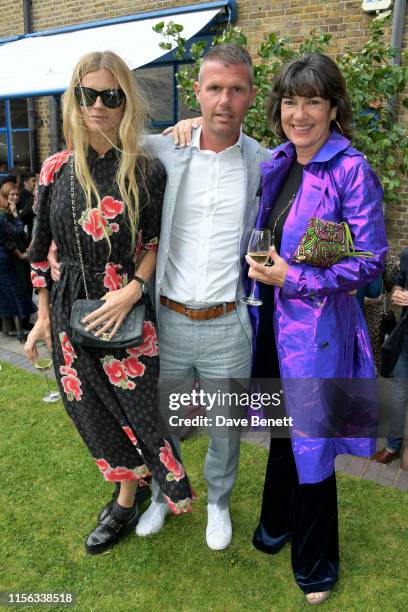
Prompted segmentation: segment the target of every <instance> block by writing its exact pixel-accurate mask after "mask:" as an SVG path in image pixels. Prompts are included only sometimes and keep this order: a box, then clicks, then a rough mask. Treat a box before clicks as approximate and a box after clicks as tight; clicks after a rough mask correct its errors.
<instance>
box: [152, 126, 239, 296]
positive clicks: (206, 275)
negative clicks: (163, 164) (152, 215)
mask: <svg viewBox="0 0 408 612" xmlns="http://www.w3.org/2000/svg"><path fill="white" fill-rule="evenodd" d="M200 136H201V127H200V128H199V129H198V130H197V131H196V132H195V134H194V137H193V141H192V143H191V145H190V146H191V147H192V152H191V153H192V154H191V160H190V164H189V167H188V169H187V171H186V172H185V174H184V176H183V179H182V182H181V185H180V189H179V192H178V196H177V202H176V209H175V213H174V219H173V226H172V230H171V236H170V248H169V258H168V262H167V266H166V270H165V274H164V278H163V285H162V295H165V296H166V297H168V298H170V299H172V300H175V301H177V302H180V303H182V304H191V305H192V306H194V305H195V304H203V303H205V304H213V303H220V302H233V301H235V296H236V289H237V282H238V275H239V247H240V237H241V227H242V221H243V213H244V208H245V200H246V180H245V170H244V161H243V157H242V133H241V134H240V137H239V139H238V141H237V142H236V143H235V144H234V145H232V146H231V147H228V148H227V149H225V150H224V151H221V152H220V153H214V152H213V151H206V150H202V149H201V148H200Z"/></svg>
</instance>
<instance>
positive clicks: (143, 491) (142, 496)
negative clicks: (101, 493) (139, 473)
mask: <svg viewBox="0 0 408 612" xmlns="http://www.w3.org/2000/svg"><path fill="white" fill-rule="evenodd" d="M119 491H120V484H119V483H118V482H117V483H116V487H115V490H114V492H113V494H112V498H111V499H110V501H109V502H108V503H107V504H106V506H104V507H103V508H102V510H101V511H100V513H99V516H98V521H102V520H103V519H104V518H105V516H106V515H107V513H108V512H110V510H111V509H112V505H113V502H115V501H117V499H118V497H119ZM150 494H151V490H150V487H149V486H144V487H138V488H137V490H136V496H135V503H134V507H135V506H141V505H142V504H143V503H144V502H145V501H147V500H148V499H149V497H150Z"/></svg>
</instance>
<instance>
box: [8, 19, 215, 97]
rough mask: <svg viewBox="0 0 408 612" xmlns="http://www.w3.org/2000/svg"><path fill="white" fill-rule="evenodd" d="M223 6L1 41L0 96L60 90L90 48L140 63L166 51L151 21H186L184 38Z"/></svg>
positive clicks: (133, 66)
mask: <svg viewBox="0 0 408 612" xmlns="http://www.w3.org/2000/svg"><path fill="white" fill-rule="evenodd" d="M221 10H222V9H220V8H212V9H206V10H202V11H196V12H186V13H177V14H176V15H170V16H166V17H153V18H148V19H139V20H138V21H128V22H125V23H115V24H112V25H105V26H100V27H92V28H87V29H81V30H77V31H71V32H66V33H62V34H47V35H42V36H32V37H29V36H28V37H27V38H23V39H21V40H17V41H14V42H9V43H6V44H3V45H0V66H1V70H0V98H13V97H17V96H18V97H21V96H36V95H37V96H38V95H49V94H52V93H57V92H62V91H64V90H65V89H66V88H67V87H68V84H69V81H70V78H71V74H72V70H73V68H74V66H75V64H76V63H77V61H78V60H79V58H80V57H82V55H84V54H85V53H89V52H91V51H107V50H110V51H114V52H115V53H117V54H118V55H120V56H121V57H122V58H123V59H124V60H125V61H126V62H127V64H128V66H129V68H131V69H132V70H133V69H134V68H138V67H140V66H144V65H145V64H149V63H150V62H152V61H153V60H155V59H157V58H159V57H161V56H162V55H165V54H166V53H167V51H166V50H163V49H161V48H160V47H159V43H160V42H161V41H163V40H164V39H163V38H162V37H161V36H159V35H158V34H156V33H155V32H154V31H153V30H152V27H153V26H154V25H155V24H157V23H160V22H162V21H164V22H165V23H168V22H169V21H173V22H175V23H178V24H180V25H182V26H183V27H184V30H183V32H182V35H183V37H184V38H186V39H187V40H188V39H189V38H191V37H192V36H194V34H196V33H197V32H199V31H200V30H202V28H204V26H206V25H207V24H208V23H209V22H210V21H211V20H212V19H213V18H214V17H215V16H216V15H217V14H218V13H219V12H220V11H221ZM139 17H140V16H139Z"/></svg>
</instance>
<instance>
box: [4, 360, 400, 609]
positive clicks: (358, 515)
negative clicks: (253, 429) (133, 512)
mask: <svg viewBox="0 0 408 612" xmlns="http://www.w3.org/2000/svg"><path fill="white" fill-rule="evenodd" d="M44 391H45V383H44V380H43V378H42V377H40V376H37V375H33V374H29V373H27V372H25V371H22V370H19V369H17V368H13V367H11V366H10V365H8V364H5V363H3V364H2V370H1V372H0V443H1V449H2V450H1V458H0V465H1V471H0V474H1V491H0V508H1V524H0V591H15V592H50V593H57V592H67V591H70V592H72V593H74V594H75V597H76V605H75V606H74V609H76V610H80V611H88V610H97V611H98V612H99V611H109V612H111V611H112V612H113V610H119V611H121V610H123V611H128V610H129V611H131V610H146V611H148V612H150V611H153V612H156V611H160V612H161V611H163V612H167V611H173V610H178V611H201V610H203V611H204V610H216V611H224V610H225V611H236V610H257V611H259V612H261V611H269V610H277V611H286V610H299V609H300V610H302V609H305V610H306V609H310V606H309V605H308V604H306V603H305V602H304V596H303V594H302V593H301V591H300V590H299V589H298V587H297V586H296V584H295V582H294V579H293V576H292V571H291V568H290V549H289V547H288V546H286V547H285V548H284V549H283V550H282V551H281V552H280V554H279V555H276V556H269V555H265V554H263V553H261V552H258V551H257V550H255V549H254V548H253V547H252V546H251V538H252V532H253V530H254V528H255V526H256V523H257V519H258V514H259V505H260V500H261V495H262V486H263V477H264V469H265V462H266V458H267V453H266V451H265V450H263V449H260V448H257V447H254V446H252V445H249V444H246V443H243V444H242V450H241V462H240V470H239V476H238V480H237V483H236V486H235V488H234V493H233V497H232V501H231V515H232V520H233V526H234V536H233V541H232V544H231V546H230V547H229V548H228V549H227V550H225V551H223V552H213V551H210V550H209V549H208V548H207V546H206V544H205V526H206V488H205V482H204V478H203V461H204V456H205V452H206V446H207V441H206V439H205V438H195V439H192V440H190V441H187V442H185V443H184V445H183V453H184V460H185V465H186V468H187V470H188V472H189V474H190V478H191V481H192V483H193V486H194V487H195V489H196V491H197V494H198V499H197V502H196V504H195V506H194V511H193V513H192V514H188V515H182V516H179V517H173V516H172V517H170V518H169V520H168V521H167V522H166V526H165V528H164V529H163V530H162V531H161V532H160V533H159V534H157V535H155V536H152V537H150V538H145V539H143V538H137V537H136V535H134V534H131V535H130V536H129V537H128V538H127V539H126V540H125V541H123V542H121V543H120V544H119V545H118V546H116V547H115V548H114V549H113V550H111V551H108V552H106V553H105V554H103V555H99V556H88V555H86V554H85V551H84V545H83V542H84V539H85V538H86V536H87V535H88V533H89V532H90V531H91V530H92V528H93V527H94V525H95V519H96V516H97V513H98V511H99V509H100V508H101V507H102V506H103V505H104V504H105V502H106V501H107V500H108V498H109V497H110V495H111V491H112V486H111V485H109V484H107V483H104V482H103V481H102V479H101V478H100V476H99V472H98V470H97V469H96V467H95V466H94V463H93V461H92V460H91V458H90V456H89V455H88V452H87V450H86V448H85V446H84V445H83V443H82V441H81V440H80V438H79V436H78V434H77V433H76V431H75V429H74V427H73V425H72V424H71V421H70V419H69V418H68V417H67V415H66V414H65V411H64V408H63V406H62V404H61V402H58V403H57V404H43V403H42V402H41V400H40V398H41V397H42V395H43V393H44ZM338 489H339V505H340V512H339V514H340V546H341V574H340V581H339V584H338V586H337V587H336V589H335V591H334V592H333V595H332V597H331V598H330V600H329V601H328V602H327V604H325V610H327V611H329V610H340V611H342V612H344V611H349V610H356V611H364V612H365V611H367V610H382V611H383V610H384V611H387V610H390V611H391V610H406V609H407V602H408V575H407V574H408V572H407V567H408V561H407V560H408V533H407V525H408V504H407V501H408V495H407V494H406V493H404V492H402V491H399V490H394V489H387V488H383V487H380V486H379V485H376V484H375V483H372V482H368V481H362V480H359V479H355V478H352V477H348V476H345V475H340V476H339V478H338ZM276 503H279V499H277V500H276ZM66 608H67V607H66V606H54V607H53V609H54V610H57V609H58V610H62V609H66ZM2 609H5V610H6V609H8V610H10V609H11V608H10V607H7V608H5V607H4V608H2ZM25 609H32V607H31V606H30V607H25ZM40 609H50V608H49V607H47V606H42V607H40ZM68 609H73V608H72V607H71V608H68Z"/></svg>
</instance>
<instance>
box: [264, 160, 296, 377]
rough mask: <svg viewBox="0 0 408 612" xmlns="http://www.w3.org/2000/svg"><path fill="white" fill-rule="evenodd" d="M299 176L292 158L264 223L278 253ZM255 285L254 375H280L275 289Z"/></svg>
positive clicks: (270, 286) (269, 286)
mask: <svg viewBox="0 0 408 612" xmlns="http://www.w3.org/2000/svg"><path fill="white" fill-rule="evenodd" d="M302 176H303V166H302V165H301V164H299V162H298V161H294V162H293V164H292V166H291V168H290V171H289V174H288V177H287V179H286V181H285V184H284V185H283V187H282V189H281V191H280V194H279V196H278V198H277V200H276V202H275V205H274V207H273V208H272V212H271V214H270V216H269V219H268V221H267V224H266V227H267V228H269V229H270V230H271V234H272V243H273V244H274V245H275V248H276V251H277V253H280V249H281V243H282V232H283V227H284V225H285V222H286V219H287V217H288V214H289V211H290V208H291V203H292V202H293V200H294V196H295V195H296V193H297V191H298V189H299V187H300V185H301V183H302ZM258 285H259V297H260V298H261V300H262V302H263V303H262V306H259V326H258V333H257V337H256V355H255V359H254V366H253V377H254V378H280V372H279V361H278V353H277V350H276V342H275V331H274V326H273V314H274V308H275V300H274V294H275V291H274V287H273V286H272V285H265V284H264V283H258Z"/></svg>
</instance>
